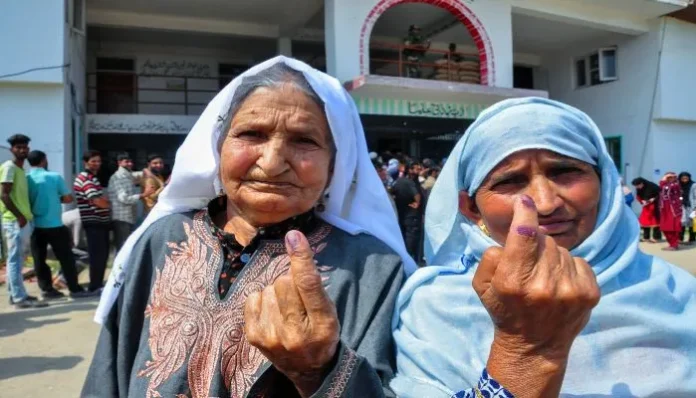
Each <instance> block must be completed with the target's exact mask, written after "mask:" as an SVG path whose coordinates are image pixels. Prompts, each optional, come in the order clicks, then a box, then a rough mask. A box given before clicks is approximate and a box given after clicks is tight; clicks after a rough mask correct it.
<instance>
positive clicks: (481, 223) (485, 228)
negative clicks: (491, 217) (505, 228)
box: [478, 221, 491, 237]
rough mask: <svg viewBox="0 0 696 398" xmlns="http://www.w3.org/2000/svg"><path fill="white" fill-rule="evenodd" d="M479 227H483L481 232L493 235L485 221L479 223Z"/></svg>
mask: <svg viewBox="0 0 696 398" xmlns="http://www.w3.org/2000/svg"><path fill="white" fill-rule="evenodd" d="M478 227H479V228H481V232H483V234H484V235H486V236H488V237H490V236H491V231H489V230H488V227H487V226H486V224H484V223H483V221H481V222H480V223H479V225H478Z"/></svg>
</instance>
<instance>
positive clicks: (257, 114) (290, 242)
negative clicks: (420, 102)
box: [82, 57, 415, 398]
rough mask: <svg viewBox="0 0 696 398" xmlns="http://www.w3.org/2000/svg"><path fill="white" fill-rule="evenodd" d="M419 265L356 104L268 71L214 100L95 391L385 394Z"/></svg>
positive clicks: (162, 205)
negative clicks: (404, 288)
mask: <svg viewBox="0 0 696 398" xmlns="http://www.w3.org/2000/svg"><path fill="white" fill-rule="evenodd" d="M414 268H415V264H414V262H413V260H412V259H411V258H410V257H408V254H407V253H406V250H405V248H404V244H403V241H402V239H401V235H400V234H399V229H398V224H397V221H396V218H395V216H394V213H393V211H391V210H390V204H389V199H388V198H387V194H386V192H385V190H384V189H383V188H382V186H381V182H380V181H379V178H378V176H377V174H376V172H375V169H374V167H373V166H372V163H371V161H370V158H369V155H368V152H367V146H366V143H365V138H364V133H363V130H362V127H361V124H360V120H359V116H358V113H357V110H356V108H355V105H354V103H353V100H352V99H351V97H350V96H349V95H348V93H347V92H346V91H345V90H344V89H343V88H342V87H341V85H340V83H339V82H338V81H337V80H335V79H334V78H332V77H330V76H328V75H326V74H323V73H321V72H318V71H316V70H314V69H312V68H310V67H309V66H307V65H305V64H303V63H301V62H299V61H296V60H291V59H287V58H284V57H278V58H275V59H272V60H270V61H267V62H264V63H262V64H260V65H258V66H256V67H254V68H252V69H250V70H249V71H247V72H246V73H244V74H243V75H242V76H240V77H239V78H237V79H235V80H234V81H232V82H231V83H230V84H229V85H228V86H227V87H226V88H225V89H224V90H222V91H221V92H220V93H219V94H218V95H217V96H216V98H215V99H214V100H213V101H212V102H211V103H210V104H209V105H208V107H207V108H206V110H205V111H204V112H203V114H202V116H201V117H200V119H199V120H198V122H197V123H196V125H195V126H194V127H193V129H192V131H191V132H190V133H189V135H188V137H187V138H186V140H185V142H184V143H183V145H182V146H181V148H180V149H179V151H178V153H177V157H176V164H175V166H174V171H173V174H172V177H171V181H170V183H169V185H168V186H167V188H166V189H165V190H164V192H163V193H162V194H161V195H160V198H159V201H158V203H157V205H156V207H155V208H154V209H153V211H152V212H151V213H150V214H149V216H148V218H147V219H146V221H145V222H144V224H143V225H142V226H141V227H140V229H139V230H138V231H136V232H135V233H134V235H133V236H131V237H130V238H129V240H128V242H127V243H126V245H125V246H124V249H123V250H122V251H121V252H120V253H119V254H118V257H117V259H116V262H115V269H114V271H113V273H112V275H111V278H110V281H109V283H108V284H107V288H106V290H105V291H104V294H103V296H102V301H101V303H100V306H99V309H98V312H97V316H96V320H97V321H99V322H102V323H103V324H104V326H103V328H102V331H101V336H100V338H99V341H98V345H97V350H96V353H95V355H94V359H93V361H92V364H91V367H90V370H89V374H88V376H87V381H86V383H85V386H84V388H83V392H82V395H83V396H89V397H93V396H98V397H175V396H176V397H191V398H194V397H201V398H203V397H204V398H208V397H271V396H277V397H293V396H301V397H309V396H321V397H324V396H326V397H329V396H330V397H339V396H355V397H358V396H360V397H362V396H370V395H374V394H378V395H382V394H384V393H383V391H382V389H383V385H386V383H387V382H388V380H389V379H390V378H391V376H392V374H393V358H394V349H393V344H392V337H391V332H390V328H389V321H390V318H391V315H392V313H393V308H394V302H395V299H396V294H397V292H398V290H399V288H400V287H401V284H402V282H403V279H404V278H405V272H404V271H406V272H412V271H413V270H414ZM387 394H389V392H388V391H387Z"/></svg>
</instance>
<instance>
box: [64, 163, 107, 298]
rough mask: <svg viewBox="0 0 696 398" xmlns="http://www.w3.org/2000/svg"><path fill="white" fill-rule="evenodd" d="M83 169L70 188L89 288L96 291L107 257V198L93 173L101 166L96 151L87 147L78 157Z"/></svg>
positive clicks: (100, 286)
mask: <svg viewBox="0 0 696 398" xmlns="http://www.w3.org/2000/svg"><path fill="white" fill-rule="evenodd" d="M82 160H83V162H84V168H85V169H84V171H82V172H81V173H80V174H78V175H77V177H75V182H74V184H73V190H74V191H75V196H76V198H77V207H78V209H80V221H82V227H83V228H84V231H85V236H86V237H87V252H88V253H89V291H90V292H95V291H100V290H101V288H102V287H103V285H104V273H105V271H106V262H107V260H108V259H109V230H110V227H111V218H110V214H109V213H110V212H109V206H110V204H109V199H107V198H106V196H105V195H104V188H102V185H101V183H100V182H99V179H98V178H97V173H99V169H101V165H102V157H101V153H100V152H99V151H95V150H90V151H87V152H85V154H84V155H83V156H82Z"/></svg>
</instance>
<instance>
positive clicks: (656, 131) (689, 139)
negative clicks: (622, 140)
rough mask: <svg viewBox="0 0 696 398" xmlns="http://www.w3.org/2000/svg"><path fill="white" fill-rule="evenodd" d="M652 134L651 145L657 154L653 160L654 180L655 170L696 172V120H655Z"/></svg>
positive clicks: (662, 172)
mask: <svg viewBox="0 0 696 398" xmlns="http://www.w3.org/2000/svg"><path fill="white" fill-rule="evenodd" d="M650 136H651V141H650V145H651V146H652V148H653V150H654V151H655V154H657V156H655V157H654V159H653V162H652V167H653V175H652V176H651V177H652V178H653V179H654V180H657V178H655V175H654V170H660V174H664V173H665V172H667V171H674V172H675V173H679V172H682V171H689V172H691V173H692V174H693V173H696V156H694V150H695V149H696V122H683V121H671V120H660V121H655V122H654V123H653V124H652V130H651V132H650ZM660 176H661V175H660Z"/></svg>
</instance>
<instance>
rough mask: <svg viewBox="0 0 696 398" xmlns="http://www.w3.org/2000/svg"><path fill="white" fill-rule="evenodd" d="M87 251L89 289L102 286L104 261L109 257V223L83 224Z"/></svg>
mask: <svg viewBox="0 0 696 398" xmlns="http://www.w3.org/2000/svg"><path fill="white" fill-rule="evenodd" d="M84 228H85V236H86V237H87V252H88V253H89V290H90V291H94V290H98V289H100V288H102V287H103V286H104V273H105V272H106V262H107V260H108V259H109V230H110V229H111V228H110V225H109V224H106V223H104V224H87V225H85V226H84Z"/></svg>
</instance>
